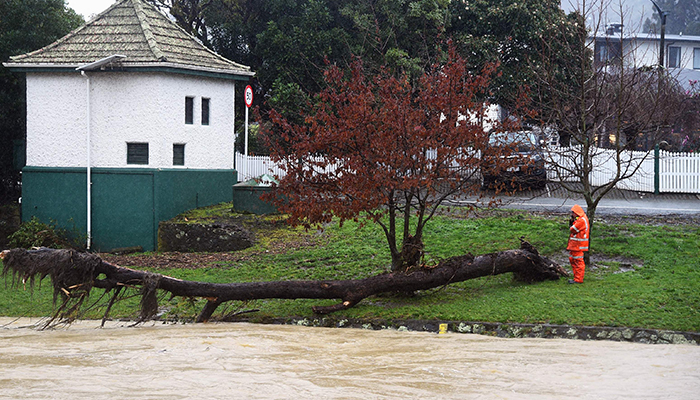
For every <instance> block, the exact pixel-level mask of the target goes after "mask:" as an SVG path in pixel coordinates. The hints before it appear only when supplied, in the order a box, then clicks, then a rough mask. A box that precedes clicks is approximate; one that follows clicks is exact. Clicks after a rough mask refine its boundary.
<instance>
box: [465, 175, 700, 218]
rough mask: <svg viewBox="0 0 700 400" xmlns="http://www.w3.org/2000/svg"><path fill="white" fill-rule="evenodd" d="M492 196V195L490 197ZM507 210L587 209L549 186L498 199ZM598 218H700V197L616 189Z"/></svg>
mask: <svg viewBox="0 0 700 400" xmlns="http://www.w3.org/2000/svg"><path fill="white" fill-rule="evenodd" d="M487 195H488V194H487ZM497 198H498V199H500V200H501V201H502V202H503V206H504V207H508V208H515V209H520V210H531V211H543V212H561V213H566V212H569V210H571V206H573V205H574V204H579V205H581V206H582V207H583V208H584V209H586V201H585V200H584V199H583V197H581V196H579V195H572V194H569V193H568V192H566V191H565V190H563V189H562V188H560V187H558V186H557V185H556V184H551V183H550V184H548V185H547V188H545V189H544V190H539V191H526V192H519V193H516V194H515V195H513V196H497ZM475 200H476V198H462V199H459V200H455V201H453V202H452V203H453V204H456V205H459V204H467V203H473V202H474V201H475ZM596 213H597V215H647V216H654V215H656V216H658V215H700V195H696V194H675V193H674V194H659V195H655V194H653V193H642V192H634V191H626V190H613V191H611V192H610V193H608V195H607V196H605V197H604V198H603V199H602V200H601V201H600V203H599V204H598V207H597V209H596Z"/></svg>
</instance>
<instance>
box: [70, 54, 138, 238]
mask: <svg viewBox="0 0 700 400" xmlns="http://www.w3.org/2000/svg"><path fill="white" fill-rule="evenodd" d="M124 58H126V56H125V55H121V54H113V55H111V56H109V57H105V58H102V59H99V60H97V61H95V62H91V63H89V64H85V65H81V66H79V67H78V68H76V69H75V70H76V71H80V75H82V76H84V77H85V79H86V82H87V89H86V90H87V93H86V101H87V104H86V110H87V112H86V116H87V133H86V136H87V138H86V146H87V160H86V162H87V166H86V167H87V243H86V246H85V247H86V248H87V250H90V249H91V247H92V169H91V168H92V165H91V164H92V163H91V161H90V144H91V142H92V140H91V138H90V136H91V130H90V122H91V121H90V77H89V76H88V74H86V73H85V71H92V70H100V69H104V68H105V67H107V66H109V65H111V64H112V63H114V62H118V61H120V60H122V59H124Z"/></svg>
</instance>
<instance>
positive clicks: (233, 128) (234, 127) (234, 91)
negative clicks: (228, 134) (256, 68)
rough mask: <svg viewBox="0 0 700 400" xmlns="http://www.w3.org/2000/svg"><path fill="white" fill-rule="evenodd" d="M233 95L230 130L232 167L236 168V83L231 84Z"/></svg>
mask: <svg viewBox="0 0 700 400" xmlns="http://www.w3.org/2000/svg"><path fill="white" fill-rule="evenodd" d="M231 86H233V97H231V115H232V116H233V117H232V120H231V130H232V131H233V169H234V170H235V169H237V168H238V165H236V84H235V83H234V84H233V85H231Z"/></svg>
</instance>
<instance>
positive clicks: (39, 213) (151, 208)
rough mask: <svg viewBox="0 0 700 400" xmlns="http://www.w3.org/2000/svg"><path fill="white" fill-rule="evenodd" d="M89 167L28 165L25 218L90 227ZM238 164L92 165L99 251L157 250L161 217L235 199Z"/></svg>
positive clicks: (24, 188) (95, 236)
mask: <svg viewBox="0 0 700 400" xmlns="http://www.w3.org/2000/svg"><path fill="white" fill-rule="evenodd" d="M85 174H86V171H85V169H84V168H82V169H81V168H45V167H25V168H24V170H23V171H22V219H23V220H25V221H26V220H29V219H31V217H32V216H36V217H38V218H39V219H40V220H42V221H50V220H53V221H55V222H56V223H57V224H58V225H59V226H61V227H64V228H66V229H69V230H71V229H76V228H77V230H78V231H79V232H80V233H81V234H83V235H85V234H86V231H87V226H86V225H87V222H86V221H87V200H86V196H87V193H86V180H87V178H86V176H85ZM235 183H236V172H235V171H234V170H189V169H173V170H161V169H149V168H129V169H120V168H93V169H92V232H93V235H92V236H93V246H92V248H93V249H94V250H97V251H110V250H112V249H115V248H119V247H129V246H141V247H143V248H144V250H149V251H150V250H156V248H155V247H156V243H157V241H156V240H157V234H158V232H157V230H158V222H160V221H165V220H168V219H170V218H172V217H174V216H175V215H177V214H179V213H182V212H184V211H187V210H190V209H193V208H197V207H204V206H208V205H212V204H217V203H221V202H227V201H231V187H232V186H233V184H235Z"/></svg>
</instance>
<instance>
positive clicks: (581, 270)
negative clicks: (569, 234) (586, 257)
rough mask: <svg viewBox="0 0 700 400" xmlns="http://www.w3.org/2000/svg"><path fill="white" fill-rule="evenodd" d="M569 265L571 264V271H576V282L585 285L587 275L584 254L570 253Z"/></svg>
mask: <svg viewBox="0 0 700 400" xmlns="http://www.w3.org/2000/svg"><path fill="white" fill-rule="evenodd" d="M569 264H571V269H572V270H573V271H574V282H578V283H583V275H584V274H585V273H586V263H585V262H583V252H582V251H569Z"/></svg>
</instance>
